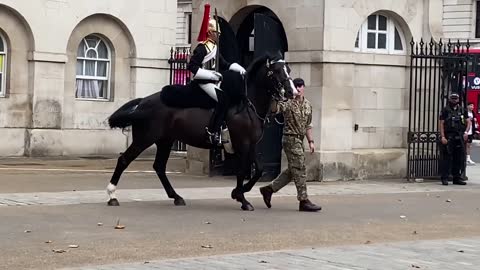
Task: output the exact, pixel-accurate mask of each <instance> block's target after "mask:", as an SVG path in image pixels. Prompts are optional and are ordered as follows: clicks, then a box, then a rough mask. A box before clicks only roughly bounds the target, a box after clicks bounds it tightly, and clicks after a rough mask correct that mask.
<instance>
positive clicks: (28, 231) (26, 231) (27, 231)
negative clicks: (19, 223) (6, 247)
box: [24, 230, 32, 233]
mask: <svg viewBox="0 0 480 270" xmlns="http://www.w3.org/2000/svg"><path fill="white" fill-rule="evenodd" d="M31 232H32V231H30V230H25V231H24V233H31Z"/></svg>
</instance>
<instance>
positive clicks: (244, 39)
mask: <svg viewBox="0 0 480 270" xmlns="http://www.w3.org/2000/svg"><path fill="white" fill-rule="evenodd" d="M236 39H237V45H238V47H239V51H240V54H241V55H240V59H241V60H240V64H241V65H242V66H244V67H248V66H249V64H250V63H251V62H252V61H253V59H255V58H256V57H258V56H261V55H263V54H264V53H266V52H269V53H272V54H276V53H278V54H280V55H281V56H282V57H285V52H286V51H288V43H287V37H286V34H285V31H284V29H283V26H282V23H281V22H280V20H279V19H278V18H277V16H276V15H275V14H274V13H273V12H272V11H271V10H270V9H268V8H266V7H258V8H256V9H254V10H253V11H251V12H250V13H249V14H248V15H247V16H246V17H245V18H244V19H243V21H242V22H241V24H240V25H239V27H238V30H237V32H236ZM282 131H283V116H282V115H277V116H275V117H274V116H272V117H270V119H269V121H268V122H267V124H266V127H265V132H264V135H263V138H262V139H261V141H260V142H259V143H258V145H257V155H258V158H259V161H260V162H262V164H263V165H264V176H263V177H262V179H261V181H270V180H272V179H273V178H275V177H276V176H277V175H278V174H279V173H280V169H281V159H282V143H281V141H282ZM236 164H238V163H236V160H235V158H234V157H233V156H231V155H228V154H226V155H225V162H224V163H223V167H224V168H223V174H224V175H231V174H234V173H235V172H236V171H235V168H236Z"/></svg>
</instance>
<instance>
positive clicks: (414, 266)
mask: <svg viewBox="0 0 480 270" xmlns="http://www.w3.org/2000/svg"><path fill="white" fill-rule="evenodd" d="M412 267H413V268H420V266H418V265H415V264H412Z"/></svg>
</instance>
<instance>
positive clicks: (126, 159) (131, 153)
mask: <svg viewBox="0 0 480 270" xmlns="http://www.w3.org/2000/svg"><path fill="white" fill-rule="evenodd" d="M150 145H151V144H150ZM150 145H148V144H139V143H137V142H136V141H135V140H134V141H133V142H132V144H131V145H130V146H129V147H128V148H127V150H126V151H125V152H124V153H123V154H122V155H121V156H120V157H119V158H118V161H117V166H116V167H115V171H114V173H113V175H112V179H111V180H110V183H109V184H108V186H107V193H108V196H109V197H110V200H109V201H108V205H110V206H119V205H120V204H119V203H118V200H117V196H116V195H115V191H116V190H117V184H118V181H119V180H120V176H121V175H122V173H123V171H125V169H127V167H128V165H130V163H131V162H132V161H133V160H135V159H136V158H137V157H138V155H140V154H141V153H142V152H143V151H144V150H145V149H147V148H148V147H149V146H150Z"/></svg>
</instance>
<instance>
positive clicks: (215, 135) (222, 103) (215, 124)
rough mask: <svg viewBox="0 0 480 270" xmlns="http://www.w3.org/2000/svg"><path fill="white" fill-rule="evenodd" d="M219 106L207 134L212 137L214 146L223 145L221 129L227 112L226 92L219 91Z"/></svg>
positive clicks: (211, 140)
mask: <svg viewBox="0 0 480 270" xmlns="http://www.w3.org/2000/svg"><path fill="white" fill-rule="evenodd" d="M216 92H217V99H218V102H217V106H216V107H215V111H214V112H213V116H212V119H211V120H210V125H209V127H208V129H207V133H208V135H209V136H210V142H211V143H212V144H213V145H219V146H220V145H222V142H221V138H220V132H221V130H220V128H221V126H222V122H223V119H224V118H225V114H226V111H227V99H226V97H225V92H223V91H222V90H217V91H216Z"/></svg>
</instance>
